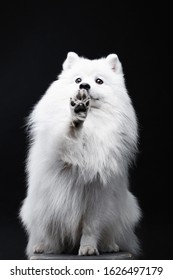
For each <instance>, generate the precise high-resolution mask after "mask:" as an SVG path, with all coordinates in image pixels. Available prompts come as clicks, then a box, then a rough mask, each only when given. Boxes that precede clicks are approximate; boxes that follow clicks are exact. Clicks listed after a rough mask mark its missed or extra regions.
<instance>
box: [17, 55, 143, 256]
mask: <svg viewBox="0 0 173 280" xmlns="http://www.w3.org/2000/svg"><path fill="white" fill-rule="evenodd" d="M29 127H30V130H29V131H30V136H31V138H30V139H31V141H30V149H29V155H28V160H27V175H28V176H27V178H28V190H27V197H26V199H25V200H24V202H23V205H22V208H21V211H20V217H21V220H22V222H23V225H24V227H25V228H26V231H27V234H28V239H29V240H28V246H27V256H28V258H29V257H30V256H31V255H32V254H33V253H43V252H44V253H57V254H59V253H69V252H73V251H74V250H75V249H77V250H78V254H79V255H93V254H97V255H98V254H99V253H103V252H117V251H119V250H123V251H124V250H125V251H129V252H131V253H134V254H137V253H138V251H139V245H138V240H137V237H136V235H135V233H134V229H135V226H136V224H137V222H138V221H139V218H140V208H139V206H138V203H137V200H136V198H135V197H134V195H133V194H132V193H131V192H130V191H129V185H128V167H129V165H130V163H131V162H132V161H133V159H134V156H135V152H136V150H137V120H136V115H135V112H134V109H133V106H132V103H131V100H130V97H129V96H128V94H127V90H126V87H125V83H124V78H123V71H122V66H121V63H120V61H119V59H118V57H117V55H116V54H110V55H108V56H107V57H106V58H101V59H98V60H97V59H96V60H89V59H86V58H83V57H79V56H78V55H77V54H76V53H74V52H69V53H68V55H67V58H66V60H65V62H64V64H63V70H62V72H61V74H60V75H59V77H58V79H57V80H56V81H55V82H53V83H52V84H51V86H50V87H49V89H48V90H47V92H46V93H45V95H44V96H43V97H42V98H41V100H40V101H39V102H38V103H37V105H36V106H35V108H34V110H33V111H32V113H31V115H30V117H29Z"/></svg>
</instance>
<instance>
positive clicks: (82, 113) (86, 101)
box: [70, 89, 90, 123]
mask: <svg viewBox="0 0 173 280" xmlns="http://www.w3.org/2000/svg"><path fill="white" fill-rule="evenodd" d="M89 107H90V97H89V95H88V94H87V91H86V90H85V89H80V90H79V91H78V93H77V95H76V96H75V97H74V98H70V108H71V113H72V119H73V122H76V123H79V122H84V120H85V118H86V116H87V113H88V110H89Z"/></svg>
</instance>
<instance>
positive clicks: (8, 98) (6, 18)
mask: <svg viewBox="0 0 173 280" xmlns="http://www.w3.org/2000/svg"><path fill="white" fill-rule="evenodd" d="M151 2H152V1H150V2H149V3H148V4H147V2H146V1H135V2H134V1H116V0H115V1H107V2H105V1H100V2H94V1H91V2H89V1H86V2H84V1H80V2H75V1H69V2H67V1H61V2H60V1H57V3H56V4H55V3H54V4H53V2H51V1H47V3H49V4H44V3H43V2H42V3H40V4H39V2H38V1H35V2H32V1H23V3H22V4H19V2H17V1H15V2H13V5H11V4H10V3H9V2H8V1H6V6H1V9H0V13H1V15H0V30H1V32H0V65H1V69H0V107H1V109H0V124H1V128H0V135H1V136H0V148H1V152H0V160H1V167H0V174H1V175H0V183H1V185H0V207H1V209H0V214H1V217H0V243H1V246H0V259H23V258H25V256H24V249H25V246H26V236H25V233H24V231H23V229H22V227H21V225H20V223H19V222H18V218H17V213H18V210H19V207H20V203H21V201H22V200H23V198H24V196H25V190H26V184H25V172H24V162H25V158H26V151H27V139H26V133H25V130H24V124H25V118H26V116H27V115H28V114H29V112H30V111H31V109H32V106H33V105H34V104H35V102H36V101H37V100H38V99H39V98H40V96H41V95H42V94H43V93H44V92H45V90H46V89H47V87H48V86H49V84H50V83H51V82H52V81H53V80H55V79H56V76H57V74H58V73H59V72H60V71H61V66H62V63H63V61H64V59H65V58H66V54H67V52H68V51H75V52H77V53H78V54H79V55H83V56H86V57H88V58H90V59H93V58H99V57H101V56H107V55H108V54H110V53H117V54H118V56H119V58H120V60H121V62H122V64H123V68H124V73H125V78H126V85H127V88H128V91H129V94H130V96H131V98H132V101H133V104H134V107H135V110H136V113H137V116H138V120H139V131H140V143H139V155H138V159H137V163H136V166H135V167H134V168H133V169H132V170H131V189H132V191H133V193H134V194H135V195H136V196H137V197H138V200H139V203H140V206H141V208H142V210H143V219H142V221H141V224H140V226H139V229H138V235H139V237H140V240H141V245H142V249H143V255H142V257H141V258H144V259H171V258H172V250H173V241H172V239H173V227H172V192H171V191H172V181H171V180H170V179H171V175H172V174H171V172H172V170H171V149H172V140H171V130H172V123H171V122H170V120H171V113H172V98H171V96H172V92H171V91H172V86H171V78H172V77H171V70H172V65H171V58H172V52H171V47H170V40H169V39H170V38H171V31H172V30H171V13H169V12H170V11H171V6H170V2H171V1H167V2H165V1H164V6H163V5H161V4H158V3H157V2H160V1H157V2H156V4H155V5H152V4H151Z"/></svg>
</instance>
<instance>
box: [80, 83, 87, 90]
mask: <svg viewBox="0 0 173 280" xmlns="http://www.w3.org/2000/svg"><path fill="white" fill-rule="evenodd" d="M79 88H80V89H82V88H83V89H86V90H89V89H90V85H89V84H87V83H82V84H80V86H79Z"/></svg>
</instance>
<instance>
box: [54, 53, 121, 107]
mask: <svg viewBox="0 0 173 280" xmlns="http://www.w3.org/2000/svg"><path fill="white" fill-rule="evenodd" d="M59 79H60V80H61V81H63V82H64V83H65V84H68V85H70V86H71V88H73V89H74V91H75V92H76V91H78V90H79V89H82V88H84V89H86V90H87V92H88V94H89V95H90V97H91V100H92V101H93V103H97V102H99V101H104V102H105V101H106V100H109V98H110V102H111V99H112V97H113V96H115V92H116V88H117V87H118V88H121V86H122V87H124V79H123V71H122V66H121V63H120V61H119V59H118V56H117V55H116V54H110V55H108V56H107V57H106V58H101V59H94V60H89V59H86V58H83V57H79V56H78V55H77V54H76V53H74V52H69V53H68V54H67V58H66V60H65V62H64V63H63V70H62V73H61V74H60V76H59Z"/></svg>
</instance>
